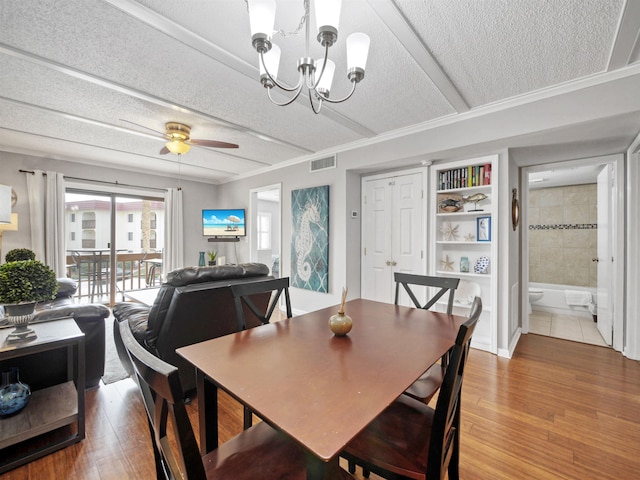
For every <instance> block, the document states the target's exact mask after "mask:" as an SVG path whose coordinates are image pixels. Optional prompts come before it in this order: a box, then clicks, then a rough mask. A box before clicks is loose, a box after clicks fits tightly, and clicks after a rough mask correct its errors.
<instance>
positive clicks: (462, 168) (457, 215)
mask: <svg viewBox="0 0 640 480" xmlns="http://www.w3.org/2000/svg"><path fill="white" fill-rule="evenodd" d="M431 169H432V172H431V189H430V191H431V192H432V193H431V196H430V212H432V215H431V217H430V218H431V222H430V238H431V245H432V248H430V252H431V253H430V262H429V265H430V269H429V271H430V274H432V275H436V276H453V277H458V278H460V280H461V281H460V286H459V288H458V290H457V291H456V296H455V301H454V313H455V314H459V315H468V314H469V309H470V307H471V301H472V299H473V296H474V295H480V297H481V298H482V303H483V313H482V316H481V317H480V321H479V323H478V325H477V327H476V331H475V333H474V336H473V340H472V345H473V346H474V347H475V348H481V349H483V350H488V351H491V352H494V353H495V352H496V351H497V345H496V342H497V340H496V339H497V335H496V332H497V319H496V315H495V309H494V308H493V306H494V305H496V304H497V299H496V295H497V279H496V276H495V275H494V272H497V271H498V270H497V266H498V261H499V259H498V255H497V252H498V247H497V243H498V242H497V238H498V236H497V232H498V224H497V219H496V216H495V215H494V212H495V211H497V205H498V203H497V192H498V189H497V183H498V162H497V156H488V157H481V158H475V159H468V160H462V161H452V162H441V163H437V164H435V165H433V166H432V167H431ZM438 308H440V309H442V310H444V309H445V308H446V305H445V304H438Z"/></svg>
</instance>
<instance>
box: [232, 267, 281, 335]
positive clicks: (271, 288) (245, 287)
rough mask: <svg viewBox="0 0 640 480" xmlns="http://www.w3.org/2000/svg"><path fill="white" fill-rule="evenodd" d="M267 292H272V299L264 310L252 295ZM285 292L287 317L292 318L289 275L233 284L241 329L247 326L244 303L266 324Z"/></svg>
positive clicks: (233, 293)
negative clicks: (257, 304)
mask: <svg viewBox="0 0 640 480" xmlns="http://www.w3.org/2000/svg"><path fill="white" fill-rule="evenodd" d="M266 292H271V299H270V301H269V304H268V305H267V309H266V310H262V309H260V308H258V307H257V306H256V304H255V303H254V301H253V300H252V298H251V297H252V296H254V295H258V294H260V293H266ZM283 293H284V300H285V308H286V314H287V318H291V317H292V316H293V315H292V313H291V299H290V298H289V277H283V278H274V279H270V280H259V281H256V282H246V283H237V284H234V285H231V294H232V295H233V300H234V302H235V305H236V315H237V317H238V328H240V330H245V329H246V328H247V325H246V319H245V317H244V309H243V305H246V306H247V307H248V308H249V310H251V312H252V313H253V314H254V315H255V316H256V317H257V318H258V319H259V320H260V322H261V323H262V324H263V325H264V324H267V323H269V321H270V319H271V315H273V312H274V311H275V309H276V307H278V304H279V302H280V296H281V295H282V294H283Z"/></svg>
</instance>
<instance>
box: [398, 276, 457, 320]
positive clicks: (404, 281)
mask: <svg viewBox="0 0 640 480" xmlns="http://www.w3.org/2000/svg"><path fill="white" fill-rule="evenodd" d="M394 280H395V282H396V294H395V300H394V303H395V304H396V305H398V302H399V301H400V285H402V287H403V288H404V290H405V291H406V293H407V295H409V298H410V299H411V301H412V302H413V304H414V305H415V307H416V308H423V309H425V310H429V309H430V308H431V307H432V306H433V305H435V304H436V302H437V301H438V300H440V299H441V298H442V297H443V296H444V295H445V294H446V293H448V294H449V297H448V299H447V313H449V314H451V312H452V311H453V298H454V295H455V290H456V288H458V285H459V284H460V279H459V278H455V277H429V276H426V275H414V274H410V273H400V272H396V273H395V274H394ZM410 285H419V286H422V287H434V288H439V290H438V291H437V292H436V294H435V295H433V296H432V297H431V298H430V299H429V300H428V301H427V303H425V304H424V305H422V304H421V303H420V301H419V300H418V298H417V297H416V295H415V293H414V292H413V290H412V289H411V287H410Z"/></svg>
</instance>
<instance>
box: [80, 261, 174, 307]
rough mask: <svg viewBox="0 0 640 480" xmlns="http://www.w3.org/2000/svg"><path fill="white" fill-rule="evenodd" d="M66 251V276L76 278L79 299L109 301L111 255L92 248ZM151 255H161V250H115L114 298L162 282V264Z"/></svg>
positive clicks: (117, 299)
mask: <svg viewBox="0 0 640 480" xmlns="http://www.w3.org/2000/svg"><path fill="white" fill-rule="evenodd" d="M69 253H70V255H67V276H69V277H70V278H73V279H74V280H76V281H77V282H78V290H77V291H76V301H77V302H78V303H94V302H95V303H105V304H108V303H109V302H110V284H111V271H110V256H109V253H108V252H106V251H104V250H102V251H100V250H99V249H96V250H95V251H94V252H89V251H85V250H79V251H76V252H75V254H71V253H72V252H71V251H70V252H69ZM150 259H162V254H161V253H144V252H137V253H132V252H117V253H116V272H115V275H116V301H122V300H123V297H124V295H125V294H126V293H127V292H128V291H132V290H140V289H143V288H149V287H152V286H157V285H159V284H160V283H161V274H162V272H161V268H158V262H157V261H156V262H155V268H154V267H152V264H151V263H148V262H146V260H150Z"/></svg>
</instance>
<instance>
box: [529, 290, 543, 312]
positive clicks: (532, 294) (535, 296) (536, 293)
mask: <svg viewBox="0 0 640 480" xmlns="http://www.w3.org/2000/svg"><path fill="white" fill-rule="evenodd" d="M543 295H544V291H542V290H541V289H540V288H529V313H531V311H532V308H531V304H532V303H533V302H537V301H538V300H540V299H542V296H543Z"/></svg>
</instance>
